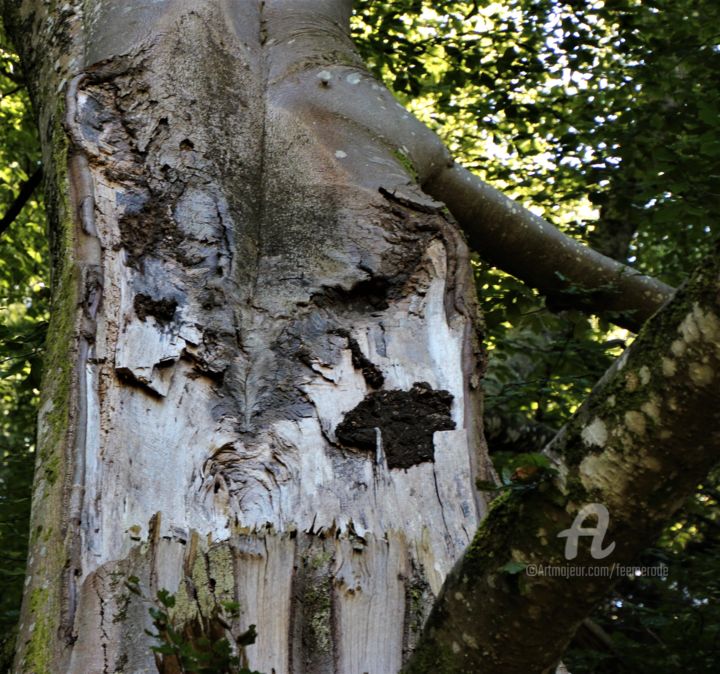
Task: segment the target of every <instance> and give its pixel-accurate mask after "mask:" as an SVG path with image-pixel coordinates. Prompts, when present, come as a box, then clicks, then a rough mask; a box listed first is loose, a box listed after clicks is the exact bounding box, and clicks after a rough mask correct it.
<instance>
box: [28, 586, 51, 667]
mask: <svg viewBox="0 0 720 674" xmlns="http://www.w3.org/2000/svg"><path fill="white" fill-rule="evenodd" d="M49 602H50V593H49V591H48V590H46V589H42V588H35V589H34V590H33V591H32V593H31V594H30V602H29V605H30V615H29V616H28V618H27V619H28V620H30V621H32V622H31V623H30V625H31V628H30V629H31V632H30V640H29V641H28V644H27V649H26V651H25V659H24V666H23V671H25V672H32V674H50V672H51V670H50V649H49V648H48V646H49V644H50V643H51V642H52V637H53V635H52V622H51V617H50V611H49V610H48V609H49Z"/></svg>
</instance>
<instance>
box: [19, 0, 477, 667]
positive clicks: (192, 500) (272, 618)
mask: <svg viewBox="0 0 720 674" xmlns="http://www.w3.org/2000/svg"><path fill="white" fill-rule="evenodd" d="M10 4H11V3H7V5H8V6H7V7H6V8H5V11H6V14H7V15H8V23H9V25H10V27H11V28H12V30H13V31H14V35H15V37H16V41H17V42H18V43H19V45H18V46H19V47H20V49H21V50H22V51H23V56H24V60H25V64H26V67H27V68H28V70H29V76H30V79H31V81H32V88H33V96H34V100H35V103H36V106H37V109H38V114H39V117H40V120H41V132H42V135H43V143H44V153H45V163H46V166H47V174H48V177H47V181H48V194H49V202H50V203H49V210H50V212H51V213H52V214H53V219H52V226H53V228H54V230H53V242H54V243H53V249H54V253H55V262H54V284H55V304H54V316H53V321H52V327H51V337H50V342H49V355H48V361H47V362H48V365H47V373H46V386H45V390H44V394H43V395H44V398H43V400H44V402H43V405H42V413H41V420H40V435H39V443H38V454H39V456H38V467H37V478H36V480H37V482H36V488H35V493H34V497H33V499H34V502H33V520H32V532H33V533H32V542H31V551H30V562H29V571H28V574H29V576H28V584H27V589H26V595H25V602H24V606H23V611H22V621H21V632H20V641H19V652H18V655H17V660H16V669H17V671H18V672H33V673H35V674H41V673H43V672H52V673H60V672H77V673H95V672H98V673H99V672H128V673H130V672H133V673H137V672H152V671H157V670H158V669H159V670H160V671H165V672H171V671H179V670H177V669H173V667H175V665H174V664H173V663H172V662H171V659H170V656H167V655H165V656H160V655H159V656H158V657H157V664H156V661H155V656H154V654H153V653H152V652H151V650H150V647H151V645H152V644H153V641H152V639H150V638H149V637H146V636H144V635H143V630H144V629H150V628H151V619H150V617H149V614H148V605H147V602H145V601H143V600H142V599H140V598H137V597H136V596H135V595H132V594H131V593H129V592H128V589H127V587H126V585H125V583H126V581H127V580H128V579H129V578H132V577H137V578H138V579H139V587H140V588H141V590H142V592H143V594H144V595H145V596H147V597H153V596H154V595H155V593H156V592H157V591H158V590H159V589H161V588H167V589H168V590H169V591H170V592H172V593H174V594H175V595H176V600H177V603H176V606H175V608H174V609H173V618H174V620H175V621H177V623H178V624H179V625H182V626H184V628H185V630H186V633H187V635H188V638H189V639H195V638H197V637H198V636H199V634H200V632H203V633H205V634H218V633H223V634H226V635H228V636H229V635H230V634H232V635H233V636H237V635H238V634H240V633H242V632H244V631H245V630H247V629H248V627H249V626H250V624H256V625H257V632H258V637H257V641H256V643H255V644H254V645H251V646H249V647H247V649H246V653H245V655H246V657H247V660H248V664H249V665H250V666H251V667H252V668H255V669H257V670H260V671H262V672H266V673H268V674H269V673H270V672H277V674H281V673H284V672H293V673H300V672H307V673H308V674H309V673H312V674H321V673H322V672H343V673H347V674H350V673H357V674H362V673H363V672H367V673H369V674H386V673H389V672H395V671H398V670H399V669H400V667H401V665H402V662H403V661H404V660H405V659H406V656H407V654H408V653H409V651H410V649H412V647H413V645H414V643H415V641H416V639H417V636H418V634H419V631H420V630H421V628H422V625H423V623H424V621H425V618H426V616H427V613H428V610H429V608H430V606H431V604H432V602H433V598H434V597H435V596H436V595H437V594H438V592H439V590H440V588H441V586H442V583H443V581H444V579H445V577H446V575H447V574H448V572H449V570H450V569H451V567H452V566H453V564H454V562H455V561H456V560H457V559H458V558H459V557H460V555H461V553H462V552H463V550H464V549H465V548H466V546H467V545H468V544H469V542H470V541H471V538H472V535H473V533H474V532H475V529H476V527H477V524H478V521H479V519H480V518H481V516H482V515H484V513H485V505H484V503H483V502H482V500H481V499H480V498H479V497H478V494H477V492H476V491H475V490H474V486H473V481H474V478H475V477H476V476H480V477H488V475H487V474H488V470H489V469H488V465H487V460H486V450H485V446H484V442H483V439H482V432H481V429H480V428H479V423H480V422H479V420H480V419H481V414H480V405H481V402H480V399H479V397H480V393H479V389H478V384H479V378H480V366H481V357H480V355H479V354H480V352H479V335H478V325H479V324H478V320H477V309H476V304H475V299H474V297H473V293H474V290H473V283H472V279H471V276H470V269H469V265H468V264H467V249H466V246H465V243H464V241H463V239H462V237H461V236H460V235H459V233H458V230H457V228H456V226H455V225H454V224H453V223H452V222H451V221H450V220H449V219H448V218H447V217H446V215H445V212H444V211H443V210H442V209H441V208H440V205H439V204H437V203H436V202H433V201H432V200H431V199H430V198H429V197H427V196H425V195H423V194H422V192H421V191H420V190H419V189H418V188H417V187H416V179H415V178H416V176H414V175H413V170H412V164H413V163H415V162H414V159H415V157H412V158H409V152H408V149H407V148H408V147H410V145H411V144H412V147H413V152H414V153H415V154H416V155H417V153H418V152H419V153H420V154H422V153H424V154H423V162H422V164H423V165H424V166H433V165H434V163H435V162H437V163H438V164H439V163H442V162H443V161H445V159H444V154H443V150H442V148H441V146H440V145H439V144H437V143H435V142H434V141H431V142H428V143H426V144H425V145H424V146H418V144H417V142H416V140H414V138H415V137H416V136H420V135H421V132H420V129H421V127H420V125H419V123H418V122H416V121H415V120H414V119H412V118H411V117H409V116H408V115H406V114H405V113H404V112H403V111H402V110H399V109H398V107H397V104H396V103H395V101H394V100H393V99H392V97H391V95H390V94H389V93H388V92H387V91H386V90H385V89H383V88H382V87H381V86H380V85H378V84H376V83H375V82H374V80H373V79H372V78H371V77H370V76H369V75H368V73H367V72H366V71H365V70H364V68H363V66H362V64H361V63H360V62H359V60H358V58H357V56H356V54H355V52H354V50H353V48H352V45H351V44H350V42H349V39H348V37H347V30H346V24H347V20H348V15H349V11H350V3H349V2H346V1H339V0H336V1H331V0H305V1H302V0H292V1H290V0H285V1H283V0H266V1H265V2H260V1H258V0H246V1H245V2H229V1H221V0H216V1H213V2H207V3H197V2H184V1H181V0H164V1H159V2H158V1H156V2H150V1H148V0H132V1H128V2H123V3H117V2H114V1H111V0H90V1H86V2H80V1H79V0H74V1H71V2H65V3H57V5H56V3H54V2H50V3H47V2H40V1H39V0H26V2H24V3H22V7H20V8H16V7H10V6H9V5H10ZM12 4H14V3H12ZM20 36H22V37H20ZM58 92H63V94H62V96H61V98H62V97H64V100H61V101H60V102H59V101H58V95H59V94H58ZM388 128H389V129H391V131H392V134H389V133H385V132H384V131H383V129H388ZM418 147H419V149H418ZM420 178H422V176H420ZM228 600H231V601H236V602H239V604H240V616H239V617H238V618H237V619H234V620H230V621H229V622H228V619H227V616H225V615H224V609H223V607H222V606H223V602H225V601H228ZM231 641H232V639H231Z"/></svg>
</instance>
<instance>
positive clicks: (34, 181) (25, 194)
mask: <svg viewBox="0 0 720 674" xmlns="http://www.w3.org/2000/svg"><path fill="white" fill-rule="evenodd" d="M42 175H43V173H42V167H38V168H37V169H36V171H35V173H33V174H32V175H31V176H30V177H29V178H28V179H27V180H26V181H25V182H23V184H22V185H21V186H20V192H19V193H18V195H17V197H15V200H14V201H13V202H12V204H10V208H8V210H7V212H6V213H5V215H4V216H3V218H2V220H0V235H2V234H4V233H5V230H6V229H7V228H8V227H10V225H12V223H13V222H15V219H16V218H17V216H18V215H20V211H22V209H23V208H24V206H25V204H26V203H27V202H28V201H29V199H30V197H31V196H32V193H33V192H34V191H35V188H36V187H37V186H38V185H39V184H40V181H41V180H42Z"/></svg>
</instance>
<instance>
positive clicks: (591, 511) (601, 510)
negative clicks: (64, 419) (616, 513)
mask: <svg viewBox="0 0 720 674" xmlns="http://www.w3.org/2000/svg"><path fill="white" fill-rule="evenodd" d="M590 515H595V517H596V518H597V526H595V527H584V526H583V522H584V521H585V520H586V519H587V518H588V517H589V516H590ZM609 524H610V513H609V512H608V509H607V508H606V507H605V506H604V505H603V504H602V503H588V504H587V505H586V506H584V507H583V508H582V510H581V511H580V512H579V513H578V514H577V516H576V517H575V520H574V521H573V523H572V526H571V527H570V528H569V529H565V530H564V531H561V532H560V533H559V534H558V538H567V541H566V542H565V559H568V560H569V559H575V557H577V553H578V539H579V538H580V536H592V544H591V545H590V554H591V555H592V557H593V559H605V557H607V556H608V555H609V554H610V553H611V552H612V551H613V550H614V549H615V543H614V542H613V543H610V545H608V546H607V547H606V548H605V549H603V547H602V543H603V538H605V533H606V532H607V528H608V525H609Z"/></svg>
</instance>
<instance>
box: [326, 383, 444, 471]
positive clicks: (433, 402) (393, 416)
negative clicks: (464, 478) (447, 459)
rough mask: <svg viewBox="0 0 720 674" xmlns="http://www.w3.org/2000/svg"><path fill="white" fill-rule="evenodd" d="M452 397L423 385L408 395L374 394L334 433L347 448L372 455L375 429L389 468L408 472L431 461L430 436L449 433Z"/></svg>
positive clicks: (432, 450)
mask: <svg viewBox="0 0 720 674" xmlns="http://www.w3.org/2000/svg"><path fill="white" fill-rule="evenodd" d="M452 401H453V396H452V395H451V394H450V393H449V392H448V391H435V390H433V389H432V388H431V387H430V385H429V384H426V383H425V382H418V383H416V384H415V385H414V386H413V387H412V389H411V390H410V391H375V392H373V393H370V394H369V395H367V396H366V397H365V400H363V401H362V402H361V403H360V404H359V405H358V406H357V407H356V408H355V409H353V410H350V411H349V412H348V413H347V414H346V415H345V418H344V419H343V420H342V422H341V423H340V424H339V425H338V427H337V428H336V429H335V435H336V437H337V439H338V440H339V441H340V442H341V443H342V444H343V445H345V446H346V447H354V448H356V449H359V450H362V451H366V452H371V453H374V452H375V448H376V440H375V429H376V428H379V429H380V434H381V437H382V445H383V451H384V452H385V457H386V458H387V464H388V468H410V466H414V465H415V464H418V463H422V462H423V461H434V459H435V456H434V455H435V447H434V445H433V433H434V432H435V431H450V430H453V429H454V428H455V422H454V421H453V420H452V418H451V416H450V410H451V408H452Z"/></svg>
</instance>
